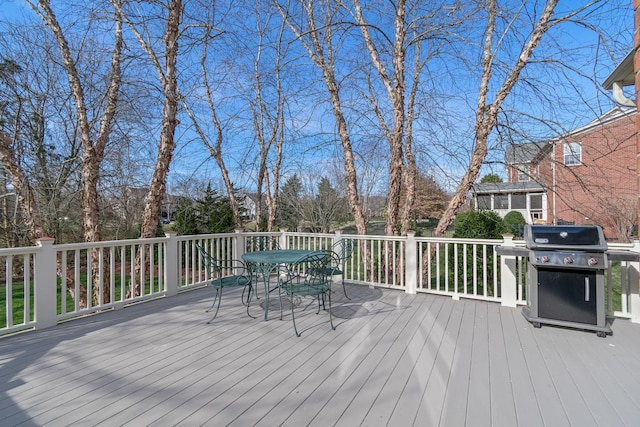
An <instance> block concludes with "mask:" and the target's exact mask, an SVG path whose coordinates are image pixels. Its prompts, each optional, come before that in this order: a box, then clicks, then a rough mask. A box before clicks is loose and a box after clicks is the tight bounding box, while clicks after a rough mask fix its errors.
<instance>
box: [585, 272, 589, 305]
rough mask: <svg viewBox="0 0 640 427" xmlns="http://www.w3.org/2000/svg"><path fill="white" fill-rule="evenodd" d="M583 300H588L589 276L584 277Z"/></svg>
mask: <svg viewBox="0 0 640 427" xmlns="http://www.w3.org/2000/svg"><path fill="white" fill-rule="evenodd" d="M584 300H585V302H589V276H585V278H584Z"/></svg>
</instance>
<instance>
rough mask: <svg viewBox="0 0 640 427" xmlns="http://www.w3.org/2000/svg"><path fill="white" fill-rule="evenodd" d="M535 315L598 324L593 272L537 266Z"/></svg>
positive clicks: (594, 274)
mask: <svg viewBox="0 0 640 427" xmlns="http://www.w3.org/2000/svg"><path fill="white" fill-rule="evenodd" d="M537 285H538V317H541V318H546V319H556V320H562V321H566V322H576V323H582V324H589V325H597V324H598V310H597V305H596V301H597V298H596V272H595V271H593V270H560V269H544V268H539V269H538V284H537Z"/></svg>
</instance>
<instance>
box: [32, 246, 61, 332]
mask: <svg viewBox="0 0 640 427" xmlns="http://www.w3.org/2000/svg"><path fill="white" fill-rule="evenodd" d="M54 241H55V239H53V238H51V237H43V238H41V239H38V240H36V244H37V245H38V246H39V247H40V250H39V251H38V252H36V256H35V261H34V262H35V274H34V276H35V277H34V279H35V296H34V299H35V307H34V317H35V323H36V329H44V328H50V327H52V326H55V325H57V324H58V319H57V314H56V306H57V304H56V293H57V292H56V288H57V278H58V274H57V271H56V270H57V269H56V250H55V248H54V247H53V242H54Z"/></svg>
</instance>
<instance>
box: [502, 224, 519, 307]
mask: <svg viewBox="0 0 640 427" xmlns="http://www.w3.org/2000/svg"><path fill="white" fill-rule="evenodd" d="M502 238H503V241H502V246H515V244H514V243H513V234H509V233H507V234H503V235H502ZM516 259H517V257H516V256H515V255H500V287H501V291H502V292H501V295H502V297H501V304H502V305H504V306H506V307H515V306H516V302H517V299H518V291H517V288H518V281H517V280H516Z"/></svg>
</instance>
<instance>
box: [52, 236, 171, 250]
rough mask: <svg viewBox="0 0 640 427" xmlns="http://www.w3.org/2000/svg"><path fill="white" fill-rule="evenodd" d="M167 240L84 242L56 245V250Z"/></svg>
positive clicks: (161, 238) (156, 238) (162, 240)
mask: <svg viewBox="0 0 640 427" xmlns="http://www.w3.org/2000/svg"><path fill="white" fill-rule="evenodd" d="M166 240H167V238H166V237H152V238H148V239H123V240H105V241H102V242H82V243H63V244H60V245H54V247H55V248H56V250H65V249H66V250H69V249H92V248H106V247H110V246H127V245H143V244H151V243H161V242H165V241H166Z"/></svg>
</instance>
